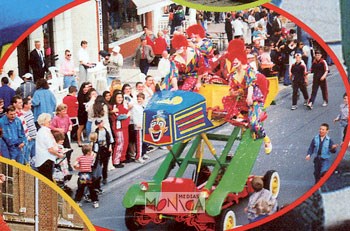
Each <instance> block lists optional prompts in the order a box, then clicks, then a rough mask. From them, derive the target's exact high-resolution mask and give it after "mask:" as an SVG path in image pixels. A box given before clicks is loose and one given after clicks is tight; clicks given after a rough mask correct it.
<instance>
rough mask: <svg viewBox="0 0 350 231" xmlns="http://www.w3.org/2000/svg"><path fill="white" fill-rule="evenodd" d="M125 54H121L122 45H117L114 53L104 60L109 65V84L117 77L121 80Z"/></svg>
mask: <svg viewBox="0 0 350 231" xmlns="http://www.w3.org/2000/svg"><path fill="white" fill-rule="evenodd" d="M123 62H124V60H123V55H122V54H120V46H118V45H116V46H115V47H114V48H113V50H112V55H111V56H110V57H109V58H108V56H107V57H106V58H105V60H103V64H104V65H105V66H107V85H108V87H109V86H110V85H111V83H112V81H113V80H115V79H119V80H120V69H121V67H122V66H123Z"/></svg>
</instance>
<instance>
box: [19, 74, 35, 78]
mask: <svg viewBox="0 0 350 231" xmlns="http://www.w3.org/2000/svg"><path fill="white" fill-rule="evenodd" d="M22 77H23V78H26V79H31V78H32V77H33V75H32V74H31V73H25V74H24V75H23V76H22Z"/></svg>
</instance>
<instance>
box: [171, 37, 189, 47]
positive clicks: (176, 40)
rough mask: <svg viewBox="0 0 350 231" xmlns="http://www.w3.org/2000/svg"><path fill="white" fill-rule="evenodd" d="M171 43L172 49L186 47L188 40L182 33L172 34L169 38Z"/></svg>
mask: <svg viewBox="0 0 350 231" xmlns="http://www.w3.org/2000/svg"><path fill="white" fill-rule="evenodd" d="M171 45H172V46H173V48H174V49H176V50H178V49H180V48H181V47H187V46H188V41H187V38H186V37H185V36H184V35H181V34H179V35H174V37H173V39H172V40H171Z"/></svg>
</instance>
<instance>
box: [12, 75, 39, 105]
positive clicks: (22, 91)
mask: <svg viewBox="0 0 350 231" xmlns="http://www.w3.org/2000/svg"><path fill="white" fill-rule="evenodd" d="M22 77H23V80H24V82H23V83H21V85H20V86H19V87H18V88H17V89H16V94H17V95H20V96H21V97H22V99H24V98H27V97H30V98H32V97H33V95H34V92H35V90H36V85H35V84H34V83H33V75H32V74H31V73H26V74H24V75H23V76H22Z"/></svg>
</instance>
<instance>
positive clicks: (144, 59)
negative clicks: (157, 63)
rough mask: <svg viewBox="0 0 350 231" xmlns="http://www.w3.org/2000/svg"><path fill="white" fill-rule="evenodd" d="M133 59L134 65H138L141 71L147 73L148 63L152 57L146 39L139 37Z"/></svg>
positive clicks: (150, 48)
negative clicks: (139, 40)
mask: <svg viewBox="0 0 350 231" xmlns="http://www.w3.org/2000/svg"><path fill="white" fill-rule="evenodd" d="M133 59H134V67H136V66H137V67H139V68H140V71H141V73H143V74H145V75H147V72H148V69H149V65H150V63H151V62H152V61H153V59H154V53H153V50H152V47H151V46H150V45H147V40H146V39H145V38H141V44H140V45H139V46H138V47H137V48H136V51H135V55H134V57H133Z"/></svg>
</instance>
